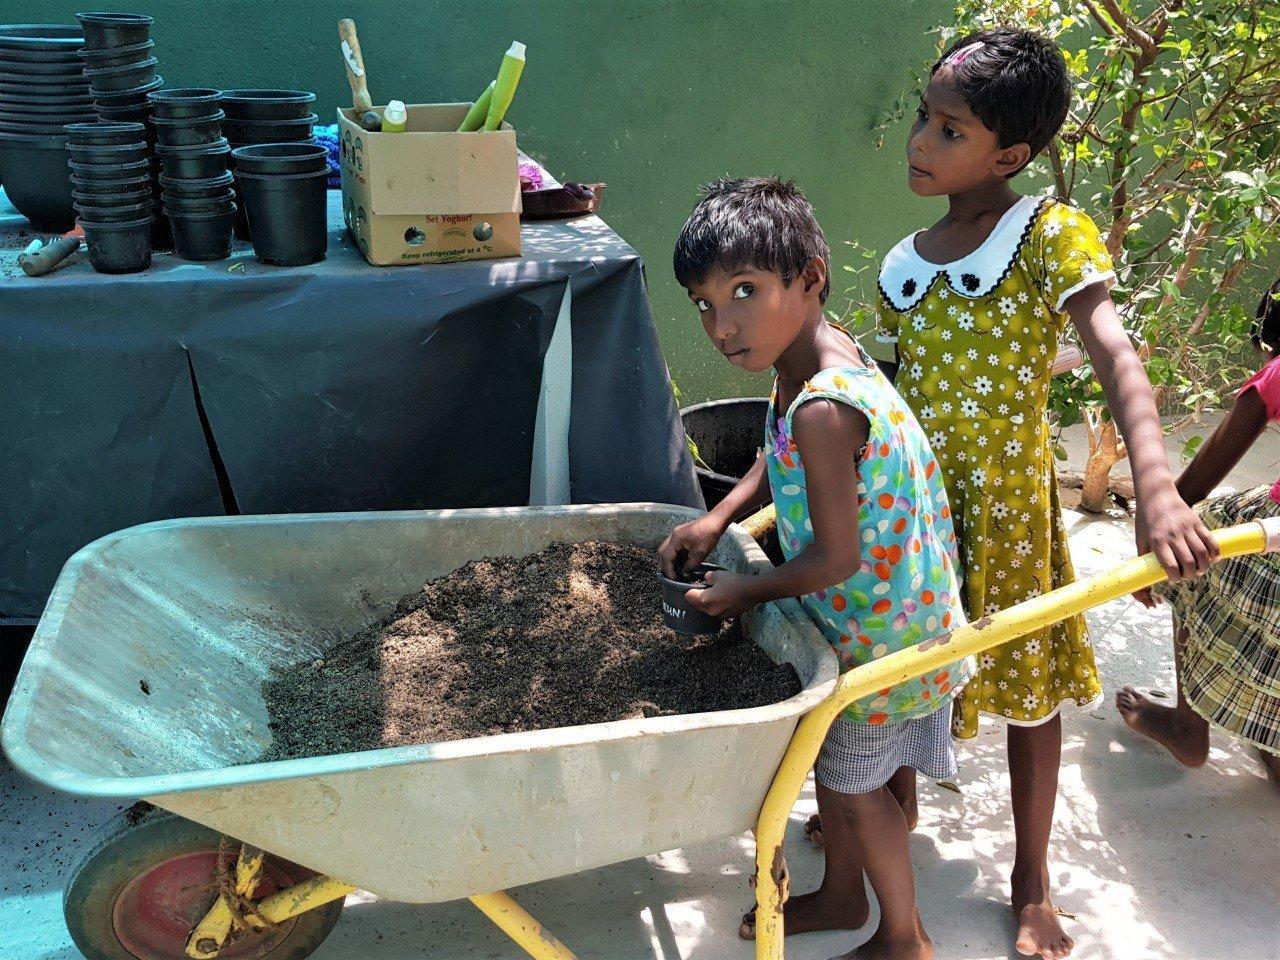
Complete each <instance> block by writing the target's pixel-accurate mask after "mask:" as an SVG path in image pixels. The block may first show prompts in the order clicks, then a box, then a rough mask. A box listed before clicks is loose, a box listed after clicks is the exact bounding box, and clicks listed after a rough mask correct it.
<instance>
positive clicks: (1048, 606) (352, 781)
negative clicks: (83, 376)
mask: <svg viewBox="0 0 1280 960" xmlns="http://www.w3.org/2000/svg"><path fill="white" fill-rule="evenodd" d="M696 515H698V514H697V513H696V512H695V511H691V510H687V509H684V508H679V507H668V506H662V505H655V504H630V505H610V506H601V507H550V508H514V509H509V510H480V511H474V510H465V511H440V512H410V513H382V514H377V513H365V514H324V515H310V516H309V515H300V516H288V517H237V518H216V519H200V520H176V521H168V522H161V523H155V524H148V525H145V526H142V527H136V528H132V529H130V530H125V531H122V532H120V533H117V534H113V535H111V536H108V537H106V538H104V539H102V540H100V541H97V542H96V543H94V544H91V545H90V546H88V547H86V548H85V549H84V550H82V551H81V552H80V553H78V554H77V555H76V556H75V557H73V558H72V559H71V560H70V561H69V562H68V564H67V566H66V568H65V569H64V570H63V573H62V575H61V577H60V578H59V580H58V583H57V584H56V586H55V588H54V591H53V594H52V596H51V597H50V600H49V604H48V607H47V608H46V611H45V615H44V617H43V618H42V620H41V622H40V625H39V627H38V628H37V630H36V635H35V637H34V638H33V640H32V645H31V649H30V650H29V652H28V654H27V657H26V660H25V661H24V663H23V666H22V670H21V672H20V674H19V677H18V681H17V685H16V687H15V689H14V694H13V696H12V699H11V701H10V704H9V708H8V711H7V713H6V715H5V718H4V722H3V728H2V735H3V737H2V739H3V746H4V750H5V753H6V754H7V755H8V756H9V758H10V761H11V762H12V763H13V765H14V766H15V767H16V768H17V769H18V770H20V771H21V772H23V773H24V774H26V775H27V776H29V777H31V778H33V779H35V780H37V781H39V782H41V783H43V784H46V785H48V786H50V787H52V788H54V789H57V790H62V791H64V792H69V793H73V794H77V795H81V796H97V797H128V798H133V797H138V796H142V797H145V798H147V800H148V801H149V802H150V803H151V804H154V807H155V808H159V809H153V808H151V807H147V806H136V807H134V808H131V810H129V811H126V813H125V815H123V816H122V817H121V818H120V819H119V821H118V822H117V823H115V824H113V826H112V827H111V829H109V830H108V831H107V832H106V834H105V835H104V837H103V838H102V839H101V840H100V841H99V842H98V843H97V844H96V845H94V846H92V847H91V848H90V849H89V851H88V852H87V853H86V855H85V856H84V857H83V858H82V859H81V861H80V863H79V864H78V865H77V867H76V868H75V870H74V872H73V874H72V877H71V879H70V881H69V883H68V887H67V892H66V897H65V907H66V917H67V924H68V927H69V929H70V931H71V933H72V936H73V939H74V940H75V942H76V944H77V946H79V947H80V949H81V951H82V952H83V953H84V954H85V955H86V957H88V958H89V960H131V958H147V960H170V958H172V960H181V958H183V957H192V958H196V960H209V958H213V957H224V958H225V957H248V956H261V955H263V954H264V953H266V952H268V951H270V952H271V953H272V955H275V956H287V957H290V958H295V960H297V958H302V957H305V956H307V955H308V954H309V953H310V952H311V951H312V950H314V949H315V947H316V946H318V945H319V944H320V943H321V942H322V941H323V939H324V937H325V936H326V935H327V934H328V932H329V931H330V930H331V929H332V927H333V925H334V923H336V922H337V919H338V915H339V913H340V912H341V909H342V901H343V898H344V897H345V895H346V894H347V893H350V892H351V891H352V890H354V889H357V888H363V889H366V890H369V891H371V892H373V893H375V894H378V895H379V896H382V897H385V898H388V899H393V900H402V901H406V902H417V903H430V902H438V901H443V900H453V899H459V898H462V897H468V898H470V899H471V900H472V902H473V903H475V905H476V906H477V907H479V909H481V910H482V911H483V912H484V913H485V914H486V915H488V916H489V917H490V918H491V919H492V920H493V921H494V922H495V923H497V925H498V926H499V927H500V928H501V929H502V930H504V931H505V932H506V933H507V934H509V935H510V936H511V937H512V938H513V939H514V940H515V941H516V942H517V943H518V944H519V945H520V946H521V947H522V948H523V949H524V950H525V951H527V952H528V953H529V954H530V955H532V956H534V957H536V958H539V960H543V958H560V960H564V958H570V957H572V956H573V955H572V954H571V953H570V951H569V950H568V949H567V948H566V947H565V946H564V945H563V944H562V943H560V941H559V940H557V939H556V938H555V937H553V936H551V935H550V934H549V933H547V932H546V931H545V930H543V929H542V927H541V926H540V925H539V924H538V922H537V921H536V920H534V919H533V918H532V917H530V916H529V915H528V914H527V913H525V912H524V911H523V910H522V909H521V908H520V907H519V906H518V905H517V904H516V903H515V902H514V901H513V900H512V899H511V898H510V897H509V896H507V895H506V894H505V893H502V892H501V891H502V890H504V889H505V888H507V887H510V886H513V885H516V884H520V883H529V882H533V881H536V880H541V879H547V878H551V877H556V876H562V875H565V874H570V873H574V872H577V871H580V870H585V869H589V868H592V867H597V866H603V865H606V864H609V863H615V862H619V861H622V860H626V859H631V858H634V857H638V856H643V855H646V854H650V853H654V852H657V851H661V850H665V849H671V848H674V847H679V846H684V845H689V844H695V843H699V842H703V841H707V840H711V839H717V838H722V837H725V836H733V835H736V834H739V833H741V832H743V831H744V830H746V829H747V828H749V827H751V826H752V825H753V824H754V825H756V833H757V900H758V913H757V945H756V949H757V956H758V957H768V958H781V957H782V955H783V954H782V936H783V927H782V913H781V905H782V902H783V900H784V899H785V893H784V891H783V890H782V889H781V884H782V881H783V879H784V878H783V870H782V866H781V865H782V836H783V828H784V826H785V823H786V818H787V815H788V813H789V811H790V809H791V807H792V805H793V804H794V802H795V799H796V797H797V796H798V795H799V792H800V789H801V787H802V786H803V782H804V778H805V776H806V775H807V772H808V770H809V768H810V767H811V766H812V763H813V761H814V759H815V758H816V756H817V752H818V749H819V746H820V745H821V742H822V739H823V738H824V736H825V733H826V730H827V728H828V727H829V726H830V724H831V722H832V721H833V720H834V719H835V717H836V716H837V715H838V714H839V712H840V711H841V709H843V707H844V706H846V705H847V704H848V703H849V702H850V701H851V700H854V699H856V698H858V697H861V696H863V695H865V694H866V693H868V692H871V691H873V690H876V689H880V688H882V687H884V686H889V685H891V684H895V683H899V682H902V681H903V680H906V679H908V678H910V677H913V676H919V675H921V674H923V673H926V672H929V671H930V670H933V669H936V668H937V667H938V666H940V665H941V664H943V663H946V662H949V661H951V660H954V659H956V658H958V657H962V656H966V655H969V654H973V653H977V652H979V651H982V650H985V649H988V648H990V647H993V646H995V645H997V644H1000V643H1003V642H1006V641H1008V640H1009V639H1012V638H1014V637H1016V636H1019V635H1021V634H1023V633H1027V632H1029V631H1031V630H1035V629H1038V628H1040V627H1042V626H1045V625H1047V624H1049V623H1052V622H1054V621H1055V620H1058V619H1061V618H1063V617H1065V616H1068V615H1070V614H1072V613H1074V612H1077V611H1079V610H1083V609H1086V608H1088V607H1091V606H1095V605H1097V604H1099V603H1102V602H1105V601H1107V600H1110V599H1113V598H1114V597H1117V596H1121V595H1123V594H1125V593H1129V592H1132V591H1134V590H1137V589H1139V588H1141V587H1143V586H1147V585H1149V584H1152V583H1154V582H1156V581H1158V580H1159V579H1161V578H1162V576H1163V574H1162V572H1161V570H1160V568H1159V566H1158V565H1157V564H1156V563H1155V561H1154V559H1153V558H1151V557H1144V558H1139V559H1137V560H1134V561H1130V562H1129V563H1127V564H1123V565H1121V566H1120V567H1119V568H1117V569H1116V570H1114V571H1112V572H1110V573H1108V574H1103V575H1100V576H1098V577H1094V578H1091V579H1089V580H1084V581H1081V582H1079V583H1076V584H1073V585H1071V586H1069V587H1064V588H1062V589H1061V590H1058V591H1055V592H1053V593H1051V594H1046V595H1044V596H1042V597H1038V598H1036V599H1034V600H1030V601H1027V602H1026V603H1023V604H1020V605H1019V606H1017V607H1014V608H1011V609H1010V610H1006V611H1003V612H1001V613H999V614H996V615H994V616H991V617H984V618H983V619H982V620H979V621H977V622H975V623H974V624H972V625H971V626H968V627H964V628H961V629H959V630H956V631H954V632H952V633H950V634H947V635H944V636H941V637H935V638H931V639H930V640H927V641H925V642H923V643H921V644H920V645H919V646H918V647H916V648H913V649H910V650H905V651H902V652H900V653H897V654H894V655H892V656H889V657H886V658H884V659H882V660H878V661H876V662H874V663H872V664H869V665H867V666H865V667H862V668H859V669H858V670H856V671H852V672H850V673H847V674H845V675H844V676H842V677H839V678H837V668H836V663H835V657H834V654H833V653H832V651H831V649H830V647H829V646H828V645H827V644H826V643H825V641H824V640H823V639H822V637H821V635H820V634H819V633H818V631H817V630H816V629H815V628H814V627H813V625H812V624H811V623H810V622H809V621H808V619H807V618H806V617H805V616H804V615H803V614H802V612H801V611H800V608H799V606H798V604H796V603H795V602H794V601H782V602H778V603H772V604H766V605H764V606H763V607H760V608H758V609H757V610H755V611H753V612H752V613H751V614H748V615H747V616H746V617H744V618H743V626H744V630H745V633H746V636H747V637H748V638H749V639H751V640H752V641H754V642H756V643H757V644H759V645H760V646H761V647H762V648H763V649H764V650H765V651H766V652H767V653H769V655H770V656H771V657H773V658H775V659H776V660H779V661H786V662H789V663H791V664H792V665H793V666H794V667H795V668H796V671H797V673H798V675H799V677H800V680H801V683H802V687H803V689H802V690H801V692H800V693H799V694H797V695H796V696H794V697H792V698H791V699H789V700H786V701H784V702H782V703H779V704H774V705H772V706H767V707H759V708H752V709H745V710H730V711H721V712H716V713H707V714H696V715H688V716H678V717H657V718H647V719H639V720H625V721H619V722H616V723H604V724H593V725H590V726H581V727H572V728H562V729H554V730H543V731H534V732H529V733H517V734H505V735H500V736H492V737H481V738H475V739H471V740H463V741H454V742H450V743H443V744H428V745H423V746H414V747H397V748H392V749H386V750H374V751H365V752H360V753H352V754H341V755H337V756H326V757H310V758H304V759H299V760H289V761H280V762H274V763H257V762H254V761H255V758H256V757H257V756H258V755H260V753H261V751H262V748H263V747H264V746H265V745H266V743H268V742H269V734H268V730H267V723H266V710H265V707H264V705H263V703H262V698H261V692H260V688H261V683H262V680H263V679H264V678H265V677H266V676H267V675H268V674H269V672H270V670H271V668H272V667H273V666H275V665H287V664H292V663H296V662H298V661H299V660H302V659H304V658H310V657H315V656H316V655H317V654H318V653H319V650H318V649H316V648H315V647H314V644H315V640H314V638H315V637H317V636H323V635H325V634H326V633H328V634H329V635H332V636H341V635H346V634H349V633H351V632H354V630H356V629H358V628H360V627H362V626H364V625H366V624H367V623H368V622H370V621H371V620H373V619H375V618H377V617H378V616H380V615H382V614H384V613H386V612H387V611H388V610H389V609H390V608H391V606H392V604H393V603H394V601H395V600H396V599H398V598H399V597H400V596H402V595H403V594H405V593H408V592H410V591H411V590H414V589H416V588H417V587H418V586H420V585H421V583H422V581H423V580H424V579H426V578H430V577H433V576H437V575H439V574H441V573H445V572H447V571H450V570H453V569H456V568H457V567H458V566H460V565H461V564H463V563H465V562H466V561H468V560H471V559H475V558H478V557H482V556H486V555H488V556H492V555H497V554H507V555H516V556H521V555H527V554H531V553H535V552H537V551H538V550H540V549H542V548H543V547H545V546H546V545H547V544H549V543H550V542H552V541H553V540H568V541H573V540H585V539H608V540H615V541H623V542H632V543H637V544H642V545H647V546H656V545H657V543H658V542H660V540H661V539H662V538H663V537H664V536H665V535H666V534H667V533H668V532H669V531H670V529H671V527H672V526H674V525H675V524H677V523H679V522H682V521H684V520H687V519H690V518H692V517H694V516H696ZM1215 537H1216V538H1217V540H1218V542H1219V544H1220V546H1221V547H1222V550H1223V555H1224V556H1232V555H1238V554H1242V553H1249V552H1259V551H1261V550H1263V549H1266V548H1270V549H1277V548H1280V524H1276V525H1273V526H1271V527H1269V528H1264V526H1263V525H1261V524H1249V525H1243V526H1241V527H1237V528H1232V529H1229V530H1221V531H1218V532H1217V533H1216V534H1215ZM714 559H715V560H716V561H717V562H719V563H721V564H723V565H725V566H727V567H728V568H730V569H734V570H737V571H750V570H753V569H756V570H758V569H764V568H765V567H766V566H767V563H768V561H767V560H765V558H764V557H763V554H762V553H761V552H760V550H759V548H758V547H757V546H756V545H755V543H754V542H753V541H752V539H751V538H750V536H749V535H748V533H747V532H746V531H745V530H744V529H742V528H738V527H734V528H731V529H730V531H729V533H728V534H727V535H726V537H725V538H724V540H723V541H722V543H721V545H720V547H719V549H718V551H717V554H716V555H715V557H714ZM802 717H803V719H801V718H802ZM742 757H750V758H751V760H752V762H751V763H742V762H741V758H742ZM623 824H625V825H626V827H625V829H622V825H623ZM615 828H616V829H615ZM231 837H234V838H236V839H235V840H230V839H228V838H231ZM277 951H278V952H277Z"/></svg>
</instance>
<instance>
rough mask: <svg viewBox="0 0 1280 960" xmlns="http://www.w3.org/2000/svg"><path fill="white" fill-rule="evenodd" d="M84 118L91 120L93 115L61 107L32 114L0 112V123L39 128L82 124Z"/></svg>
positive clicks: (84, 111)
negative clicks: (28, 124)
mask: <svg viewBox="0 0 1280 960" xmlns="http://www.w3.org/2000/svg"><path fill="white" fill-rule="evenodd" d="M85 118H88V119H93V113H92V112H90V111H88V110H64V109H63V108H61V107H59V108H58V109H57V110H41V111H38V112H34V113H10V112H9V111H7V110H0V123H10V124H13V123H19V124H20V123H34V124H39V125H41V126H57V127H58V128H59V129H61V128H62V127H63V126H64V125H66V124H68V123H83V122H85Z"/></svg>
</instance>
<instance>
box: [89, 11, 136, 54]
mask: <svg viewBox="0 0 1280 960" xmlns="http://www.w3.org/2000/svg"><path fill="white" fill-rule="evenodd" d="M76 19H77V20H79V21H80V26H81V28H82V29H83V30H84V45H85V49H88V50H102V49H104V48H107V47H127V46H131V45H133V44H135V43H142V42H143V41H145V40H148V39H150V35H151V24H152V22H153V21H152V18H151V17H148V16H145V15H143V14H138V13H77V14H76Z"/></svg>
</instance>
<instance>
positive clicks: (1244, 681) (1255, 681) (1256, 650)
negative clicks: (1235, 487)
mask: <svg viewBox="0 0 1280 960" xmlns="http://www.w3.org/2000/svg"><path fill="white" fill-rule="evenodd" d="M1197 512H1198V513H1199V514H1200V516H1201V517H1202V518H1203V519H1204V522H1205V525H1206V526H1208V527H1209V529H1210V530H1216V529H1218V528H1219V527H1229V526H1234V525H1235V524H1239V523H1249V522H1250V521H1253V520H1262V519H1264V518H1267V517H1277V516H1280V504H1277V503H1276V502H1275V501H1274V500H1272V499H1271V496H1270V488H1269V487H1266V486H1261V487H1256V488H1255V489H1253V490H1246V491H1245V492H1243V493H1237V494H1234V495H1232V496H1228V497H1220V498H1218V499H1216V500H1210V501H1207V502H1206V503H1203V504H1201V505H1200V506H1199V507H1198V508H1197ZM1156 592H1157V593H1158V594H1159V595H1160V596H1163V597H1164V598H1165V599H1166V600H1168V601H1169V605H1170V606H1171V607H1173V616H1174V620H1175V621H1176V623H1177V624H1178V626H1180V627H1181V628H1182V629H1183V630H1184V631H1185V633H1186V640H1185V642H1184V644H1183V647H1182V650H1181V672H1180V673H1179V675H1178V682H1179V684H1180V685H1181V687H1182V694H1183V696H1185V697H1186V698H1187V703H1188V704H1189V705H1190V706H1191V708H1192V709H1193V710H1195V712H1196V713H1198V714H1200V716H1202V717H1204V719H1206V720H1208V721H1209V722H1210V723H1212V724H1215V725H1216V726H1219V727H1221V728H1222V729H1223V730H1226V731H1227V732H1228V733H1231V734H1234V735H1235V736H1237V737H1240V738H1242V739H1244V740H1247V741H1249V742H1251V743H1253V744H1254V745H1255V746H1258V747H1261V748H1262V749H1263V750H1267V751H1269V752H1271V753H1275V754H1280V554H1275V553H1272V554H1264V555H1260V556H1247V557H1234V558H1232V559H1230V560H1223V561H1221V562H1220V563H1215V564H1214V565H1213V566H1212V567H1210V568H1209V572H1208V573H1207V574H1205V576H1204V577H1202V578H1201V579H1200V580H1197V581H1195V582H1192V583H1187V582H1181V583H1165V584H1161V585H1160V586H1158V587H1157V588H1156Z"/></svg>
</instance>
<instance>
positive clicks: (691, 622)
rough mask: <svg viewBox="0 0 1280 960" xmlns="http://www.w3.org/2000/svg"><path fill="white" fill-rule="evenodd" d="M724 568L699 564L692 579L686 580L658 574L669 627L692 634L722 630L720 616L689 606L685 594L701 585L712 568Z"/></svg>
mask: <svg viewBox="0 0 1280 960" xmlns="http://www.w3.org/2000/svg"><path fill="white" fill-rule="evenodd" d="M723 569H724V567H721V566H717V565H716V564H714V563H703V564H699V565H698V566H696V567H694V568H693V571H692V572H691V575H690V579H689V580H684V581H682V580H672V579H671V578H670V577H667V576H664V575H663V574H661V573H659V574H658V579H659V580H660V581H662V619H663V620H665V621H666V624H667V626H668V627H670V628H671V629H672V630H675V631H676V632H677V633H684V634H688V635H690V636H693V635H695V634H702V633H719V632H720V626H721V624H723V623H724V621H723V620H722V619H721V618H720V617H713V616H711V615H710V614H709V613H704V612H702V611H701V610H699V609H698V608H697V607H691V606H689V604H688V603H687V602H686V601H685V597H684V595H685V594H686V593H688V592H689V591H690V590H692V589H694V588H695V587H698V586H701V585H702V578H703V577H705V576H706V575H707V574H708V573H710V572H711V571H712V570H723Z"/></svg>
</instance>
